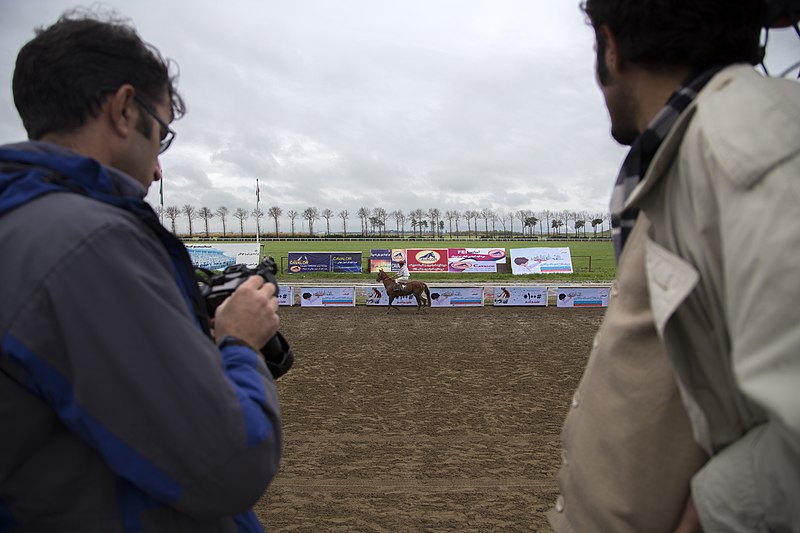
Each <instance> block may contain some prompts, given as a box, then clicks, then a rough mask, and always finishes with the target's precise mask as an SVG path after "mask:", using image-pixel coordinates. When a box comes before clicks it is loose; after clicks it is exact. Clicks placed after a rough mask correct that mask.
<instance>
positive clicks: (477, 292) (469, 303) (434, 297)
mask: <svg viewBox="0 0 800 533" xmlns="http://www.w3.org/2000/svg"><path fill="white" fill-rule="evenodd" d="M429 289H430V291H431V307H482V306H483V287H429Z"/></svg>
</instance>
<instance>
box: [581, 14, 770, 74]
mask: <svg viewBox="0 0 800 533" xmlns="http://www.w3.org/2000/svg"><path fill="white" fill-rule="evenodd" d="M581 9H582V10H583V11H584V12H585V13H586V15H587V16H588V18H589V23H590V24H591V25H592V27H593V28H594V29H595V33H596V35H597V42H598V52H599V51H600V48H601V47H602V45H603V42H602V39H601V37H600V32H599V29H600V26H602V25H604V24H605V25H607V26H608V27H609V29H611V31H612V32H613V33H614V35H615V36H616V39H617V46H618V48H619V53H620V54H621V56H622V57H623V58H625V59H626V60H628V61H631V62H633V63H637V64H640V65H641V66H643V67H645V68H648V69H659V68H663V67H671V66H678V65H689V66H691V67H693V68H694V69H695V70H698V69H703V68H707V67H710V66H713V65H726V64H730V63H737V62H748V63H750V64H756V63H758V62H759V61H761V49H760V45H759V35H760V31H761V21H762V20H763V17H764V9H765V5H764V0H738V1H737V2H731V1H730V0H585V1H583V2H581Z"/></svg>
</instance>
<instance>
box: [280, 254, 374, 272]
mask: <svg viewBox="0 0 800 533" xmlns="http://www.w3.org/2000/svg"><path fill="white" fill-rule="evenodd" d="M288 256H289V257H288V258H289V268H288V270H289V273H290V274H297V273H299V272H361V252H289V253H288Z"/></svg>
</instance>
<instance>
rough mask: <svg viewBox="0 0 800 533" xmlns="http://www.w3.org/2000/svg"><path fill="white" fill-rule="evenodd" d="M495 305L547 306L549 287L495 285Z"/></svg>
mask: <svg viewBox="0 0 800 533" xmlns="http://www.w3.org/2000/svg"><path fill="white" fill-rule="evenodd" d="M494 305H496V306H512V305H528V306H538V307H547V287H495V288H494Z"/></svg>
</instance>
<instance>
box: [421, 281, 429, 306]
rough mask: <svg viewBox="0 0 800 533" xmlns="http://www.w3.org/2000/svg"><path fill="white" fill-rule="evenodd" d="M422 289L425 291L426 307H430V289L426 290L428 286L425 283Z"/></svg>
mask: <svg viewBox="0 0 800 533" xmlns="http://www.w3.org/2000/svg"><path fill="white" fill-rule="evenodd" d="M422 287H423V288H424V289H425V302H426V303H427V304H428V306H430V305H431V291H430V289H428V284H427V283H423V284H422Z"/></svg>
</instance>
